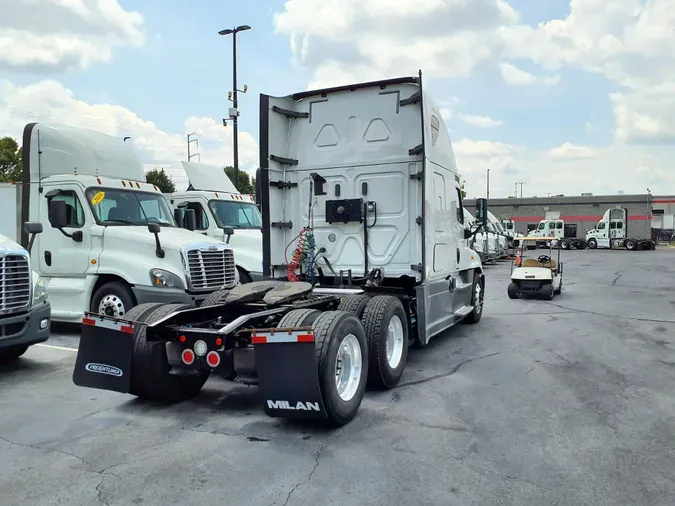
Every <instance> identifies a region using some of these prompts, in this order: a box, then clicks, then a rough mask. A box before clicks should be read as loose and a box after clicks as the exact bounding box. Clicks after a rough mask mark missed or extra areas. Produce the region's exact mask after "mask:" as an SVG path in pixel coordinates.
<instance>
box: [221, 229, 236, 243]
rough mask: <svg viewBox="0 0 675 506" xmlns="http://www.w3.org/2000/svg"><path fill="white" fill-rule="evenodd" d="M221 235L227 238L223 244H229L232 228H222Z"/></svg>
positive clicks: (232, 232)
mask: <svg viewBox="0 0 675 506" xmlns="http://www.w3.org/2000/svg"><path fill="white" fill-rule="evenodd" d="M223 233H224V234H225V235H226V236H227V239H226V240H225V242H226V243H227V244H230V237H232V235H233V234H234V228H232V227H223Z"/></svg>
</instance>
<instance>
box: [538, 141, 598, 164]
mask: <svg viewBox="0 0 675 506" xmlns="http://www.w3.org/2000/svg"><path fill="white" fill-rule="evenodd" d="M548 156H549V157H550V158H551V159H552V160H583V159H588V158H595V157H596V156H597V149H595V148H591V147H588V146H575V145H574V144H570V143H569V142H565V143H564V144H563V145H562V146H558V147H557V148H553V149H550V150H549V151H548Z"/></svg>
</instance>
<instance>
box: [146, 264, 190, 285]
mask: <svg viewBox="0 0 675 506" xmlns="http://www.w3.org/2000/svg"><path fill="white" fill-rule="evenodd" d="M150 283H151V284H152V286H157V287H162V288H181V289H182V288H183V280H182V279H180V278H179V277H178V276H176V275H175V274H174V273H173V272H169V271H165V270H164V269H151V270H150Z"/></svg>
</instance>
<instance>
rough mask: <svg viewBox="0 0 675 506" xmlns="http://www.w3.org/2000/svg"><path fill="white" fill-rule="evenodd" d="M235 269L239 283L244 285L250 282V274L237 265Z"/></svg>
mask: <svg viewBox="0 0 675 506" xmlns="http://www.w3.org/2000/svg"><path fill="white" fill-rule="evenodd" d="M237 270H238V271H239V283H240V284H242V285H245V284H246V283H252V282H253V279H252V278H251V275H250V274H249V273H248V272H246V271H245V270H244V269H242V268H241V267H237Z"/></svg>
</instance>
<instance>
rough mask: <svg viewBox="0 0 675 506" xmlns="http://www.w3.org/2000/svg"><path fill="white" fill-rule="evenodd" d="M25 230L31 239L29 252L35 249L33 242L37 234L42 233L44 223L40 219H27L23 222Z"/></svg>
mask: <svg viewBox="0 0 675 506" xmlns="http://www.w3.org/2000/svg"><path fill="white" fill-rule="evenodd" d="M23 230H24V232H26V233H27V234H28V235H30V241H29V242H28V248H26V249H27V250H28V253H30V251H31V249H33V242H35V236H36V235H37V234H41V233H42V223H40V222H38V221H27V222H26V223H24V224H23Z"/></svg>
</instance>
